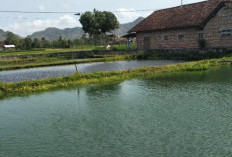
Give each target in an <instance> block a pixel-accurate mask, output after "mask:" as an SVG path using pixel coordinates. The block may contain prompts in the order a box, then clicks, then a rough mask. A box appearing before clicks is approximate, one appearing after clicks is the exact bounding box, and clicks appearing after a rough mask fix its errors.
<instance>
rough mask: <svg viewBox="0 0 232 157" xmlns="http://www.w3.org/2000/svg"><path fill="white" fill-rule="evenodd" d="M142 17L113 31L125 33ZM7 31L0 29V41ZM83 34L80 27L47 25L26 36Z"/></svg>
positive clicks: (70, 35) (65, 36)
mask: <svg viewBox="0 0 232 157" xmlns="http://www.w3.org/2000/svg"><path fill="white" fill-rule="evenodd" d="M143 19H144V18H143V17H139V18H137V19H136V20H135V21H133V22H129V23H125V24H120V25H119V28H118V29H116V30H114V31H113V33H114V34H115V35H117V36H122V35H124V34H126V33H127V31H128V30H130V29H131V28H132V27H134V26H135V25H137V24H138V23H140V22H141V21H142V20H143ZM7 33H8V32H5V31H3V30H1V29H0V41H4V40H5V39H6V38H7ZM83 34H84V32H83V30H82V28H81V27H75V28H66V29H59V28H55V27H49V28H47V29H45V30H43V31H38V32H34V33H32V34H31V35H29V36H27V37H30V38H32V39H33V38H42V37H44V38H45V39H47V40H50V41H54V40H58V39H59V37H60V36H61V37H62V38H63V39H66V40H68V39H70V40H74V39H80V38H81V37H82V35H83Z"/></svg>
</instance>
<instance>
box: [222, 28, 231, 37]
mask: <svg viewBox="0 0 232 157" xmlns="http://www.w3.org/2000/svg"><path fill="white" fill-rule="evenodd" d="M229 36H231V29H223V30H221V37H229Z"/></svg>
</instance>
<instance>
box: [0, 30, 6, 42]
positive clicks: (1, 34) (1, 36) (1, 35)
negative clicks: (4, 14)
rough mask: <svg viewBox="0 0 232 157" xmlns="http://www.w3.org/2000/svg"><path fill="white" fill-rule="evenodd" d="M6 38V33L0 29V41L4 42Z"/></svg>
mask: <svg viewBox="0 0 232 157" xmlns="http://www.w3.org/2000/svg"><path fill="white" fill-rule="evenodd" d="M6 38H7V32H5V31H3V30H2V29H0V41H4V40H6Z"/></svg>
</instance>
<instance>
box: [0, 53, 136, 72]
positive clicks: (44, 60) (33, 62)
mask: <svg viewBox="0 0 232 157" xmlns="http://www.w3.org/2000/svg"><path fill="white" fill-rule="evenodd" d="M90 57H91V58H87V59H80V58H79V56H77V57H76V58H70V57H69V56H68V57H45V56H37V57H29V58H26V59H10V60H1V61H0V71H5V70H14V69H25V68H33V67H44V66H54V65H68V64H80V63H91V62H106V61H116V60H127V59H134V58H135V56H134V55H128V54H124V55H93V56H90Z"/></svg>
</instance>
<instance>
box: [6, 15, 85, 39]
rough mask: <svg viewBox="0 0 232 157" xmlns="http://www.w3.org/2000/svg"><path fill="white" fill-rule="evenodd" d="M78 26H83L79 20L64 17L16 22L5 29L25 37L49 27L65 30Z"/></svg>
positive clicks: (67, 16)
mask: <svg viewBox="0 0 232 157" xmlns="http://www.w3.org/2000/svg"><path fill="white" fill-rule="evenodd" d="M78 26H81V24H80V22H79V21H78V19H77V18H75V17H73V16H70V15H64V16H61V17H59V18H58V19H46V20H34V21H28V22H22V23H17V22H16V23H14V24H10V25H9V26H7V27H5V28H4V29H5V30H8V31H11V32H14V33H16V34H19V35H20V36H23V37H25V36H27V35H30V34H32V33H34V32H36V31H41V30H44V29H46V28H48V27H56V28H60V29H64V28H72V27H78Z"/></svg>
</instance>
